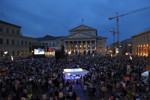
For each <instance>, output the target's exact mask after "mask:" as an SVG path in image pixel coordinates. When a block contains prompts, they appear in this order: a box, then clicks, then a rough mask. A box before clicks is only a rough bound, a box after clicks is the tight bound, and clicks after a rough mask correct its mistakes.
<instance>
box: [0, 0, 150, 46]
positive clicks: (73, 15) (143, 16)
mask: <svg viewBox="0 0 150 100" xmlns="http://www.w3.org/2000/svg"><path fill="white" fill-rule="evenodd" d="M149 6H150V0H0V19H1V20H3V21H6V22H9V23H12V24H16V25H19V26H21V27H22V30H21V32H22V34H23V35H25V36H30V37H43V36H45V35H51V36H67V35H69V32H68V31H69V30H70V29H72V28H74V27H76V26H79V25H81V24H82V19H84V22H83V24H84V25H87V26H90V27H93V28H95V29H97V30H98V35H99V36H104V37H107V38H108V40H107V44H111V43H112V42H113V35H112V33H111V32H109V30H110V29H111V28H116V21H115V20H108V18H109V17H113V16H115V15H116V12H117V11H118V12H119V14H123V13H126V12H130V11H133V10H136V9H140V8H145V7H149ZM119 20H120V23H119V24H120V33H121V34H120V40H121V41H122V40H125V39H128V38H130V37H132V36H133V35H135V34H138V33H140V32H143V31H146V30H148V29H150V9H147V10H143V11H139V12H136V13H132V14H129V15H127V16H124V17H121V18H120V19H119Z"/></svg>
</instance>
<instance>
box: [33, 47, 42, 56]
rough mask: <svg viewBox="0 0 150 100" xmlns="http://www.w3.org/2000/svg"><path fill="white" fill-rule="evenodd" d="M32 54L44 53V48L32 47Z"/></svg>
mask: <svg viewBox="0 0 150 100" xmlns="http://www.w3.org/2000/svg"><path fill="white" fill-rule="evenodd" d="M34 55H44V49H41V48H38V49H34Z"/></svg>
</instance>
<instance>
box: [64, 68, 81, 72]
mask: <svg viewBox="0 0 150 100" xmlns="http://www.w3.org/2000/svg"><path fill="white" fill-rule="evenodd" d="M81 71H83V69H82V68H75V69H64V72H81Z"/></svg>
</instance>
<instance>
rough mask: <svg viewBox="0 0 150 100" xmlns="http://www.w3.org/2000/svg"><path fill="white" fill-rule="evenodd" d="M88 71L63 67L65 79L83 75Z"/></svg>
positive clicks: (77, 77)
mask: <svg viewBox="0 0 150 100" xmlns="http://www.w3.org/2000/svg"><path fill="white" fill-rule="evenodd" d="M88 72H89V71H87V70H85V69H82V68H70V69H64V71H63V74H64V76H65V79H79V78H80V77H81V76H84V75H85V74H87V73H88Z"/></svg>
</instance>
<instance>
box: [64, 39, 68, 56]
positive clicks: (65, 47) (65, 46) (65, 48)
mask: <svg viewBox="0 0 150 100" xmlns="http://www.w3.org/2000/svg"><path fill="white" fill-rule="evenodd" d="M64 50H65V54H66V53H67V52H66V51H67V45H66V41H64Z"/></svg>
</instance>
